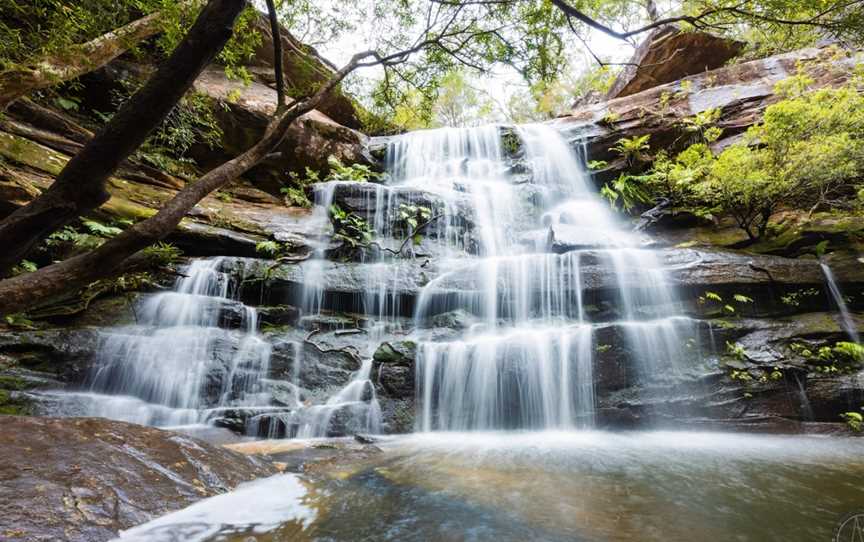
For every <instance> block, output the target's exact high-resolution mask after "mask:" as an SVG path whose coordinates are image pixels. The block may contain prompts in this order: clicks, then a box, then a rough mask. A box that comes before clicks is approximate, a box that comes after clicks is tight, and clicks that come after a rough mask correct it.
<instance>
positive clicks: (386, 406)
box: [372, 341, 417, 433]
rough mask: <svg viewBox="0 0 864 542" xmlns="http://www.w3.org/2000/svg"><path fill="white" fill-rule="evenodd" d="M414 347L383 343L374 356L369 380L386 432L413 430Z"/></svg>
mask: <svg viewBox="0 0 864 542" xmlns="http://www.w3.org/2000/svg"><path fill="white" fill-rule="evenodd" d="M416 357H417V345H416V344H415V343H414V342H413V341H391V342H385V343H382V344H381V346H379V347H378V349H377V350H376V351H375V354H374V355H373V357H372V359H373V365H372V381H373V383H374V384H375V388H376V390H377V392H378V401H379V403H380V405H381V415H382V418H383V429H384V431H385V432H387V433H409V432H411V431H413V430H414V416H415V400H414V399H415V394H416V376H415V373H416V363H417V361H416Z"/></svg>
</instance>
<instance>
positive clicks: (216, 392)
mask: <svg viewBox="0 0 864 542" xmlns="http://www.w3.org/2000/svg"><path fill="white" fill-rule="evenodd" d="M223 261H224V259H223V258H211V259H202V260H193V261H192V263H190V264H189V265H188V266H186V267H185V268H184V269H183V270H182V271H181V274H182V276H181V278H180V279H179V280H178V281H177V283H176V284H175V286H174V291H172V292H166V293H160V294H155V295H151V296H148V297H147V298H146V299H145V300H144V301H143V302H142V303H141V304H139V306H138V308H137V309H136V316H137V323H136V324H135V325H133V326H127V327H121V328H113V329H109V330H108V331H105V332H103V333H102V338H101V344H100V347H99V350H98V354H97V358H96V360H95V363H94V367H93V369H92V370H91V373H90V375H89V376H88V379H87V386H88V387H89V393H84V394H77V395H75V396H73V397H76V396H77V398H78V399H79V400H80V401H79V402H83V403H84V405H85V406H84V409H85V411H86V412H87V413H88V414H90V415H97V416H104V417H108V418H112V419H119V420H124V421H130V422H135V423H141V424H147V425H156V426H175V425H188V424H199V423H206V422H208V421H210V420H211V419H212V418H213V417H215V416H218V415H219V413H220V412H223V411H225V410H226V409H231V408H237V407H251V406H265V405H268V404H269V400H270V397H269V394H268V393H267V391H266V387H265V386H264V385H263V382H262V379H264V378H266V374H267V372H268V370H269V365H270V353H271V352H270V350H271V349H270V344H269V343H268V342H266V341H265V340H263V339H262V338H261V337H260V336H259V335H258V333H257V328H258V316H257V312H256V311H255V309H254V308H252V307H247V306H245V305H243V304H242V303H240V302H238V301H235V300H233V299H231V298H230V282H231V280H230V277H229V276H228V275H227V274H226V273H224V272H222V271H221V270H220V268H221V266H222V263H223ZM230 328H233V329H230Z"/></svg>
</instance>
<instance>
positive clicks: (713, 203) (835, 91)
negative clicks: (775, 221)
mask: <svg viewBox="0 0 864 542" xmlns="http://www.w3.org/2000/svg"><path fill="white" fill-rule="evenodd" d="M810 84H812V80H810V79H809V78H808V77H807V76H806V75H803V74H799V75H797V76H795V77H792V78H790V79H788V80H786V81H784V82H782V83H780V84H779V85H778V87H777V89H776V90H777V92H778V93H779V94H780V95H782V96H784V97H785V99H783V100H781V101H780V102H778V103H776V104H774V105H772V106H770V107H768V109H767V110H766V112H765V116H764V119H763V120H762V122H760V123H758V124H756V125H755V126H753V127H751V128H750V129H749V130H748V131H747V132H746V134H744V137H743V138H742V140H741V141H740V142H738V143H735V144H734V145H731V146H729V147H728V148H726V149H724V150H723V151H722V152H719V153H715V152H714V151H712V150H711V146H710V145H711V143H713V142H714V141H715V140H716V139H717V138H718V137H719V136H720V134H721V130H720V129H719V128H717V127H716V126H713V123H714V122H716V120H717V118H718V112H716V111H707V112H703V113H701V114H700V115H699V116H697V117H694V118H691V119H687V120H686V121H685V123H684V126H683V129H684V131H685V133H686V132H690V133H692V134H694V135H695V138H696V140H697V141H696V142H695V143H692V144H691V145H689V146H688V147H687V148H685V149H684V150H683V151H681V152H679V153H677V154H675V155H674V156H670V155H669V154H667V153H666V152H663V151H661V152H658V153H657V154H656V155H655V156H654V159H653V163H651V165H650V168H648V169H647V171H643V172H641V173H638V174H624V175H622V176H621V177H619V179H617V180H616V181H615V182H613V183H610V184H608V185H607V186H606V187H604V189H603V194H604V195H605V196H606V197H607V198H608V199H610V201H612V202H613V203H617V202H619V201H620V203H621V205H622V207H624V208H625V209H627V210H629V209H630V208H632V207H633V206H635V205H636V204H638V203H648V202H652V201H655V200H658V199H662V200H665V201H667V202H668V203H669V204H670V205H671V206H673V207H674V208H677V209H687V210H691V211H693V212H695V213H697V214H699V215H702V216H709V215H710V216H718V217H723V216H729V217H732V218H733V219H734V220H735V222H736V224H737V225H738V226H739V227H740V228H741V229H742V230H744V232H746V234H747V236H748V237H749V238H750V239H757V238H760V237H763V236H765V235H766V233H767V232H768V230H769V226H770V223H771V219H772V217H774V216H775V214H776V213H777V212H778V211H779V210H781V209H783V208H797V209H803V210H806V211H808V212H810V213H812V212H814V211H816V210H817V209H824V210H828V209H847V210H848V209H852V208H855V207H857V206H860V205H861V204H862V200H864V96H862V94H861V90H862V88H864V87H862V85H864V80H862V78H861V77H860V76H859V77H855V78H853V79H852V81H851V82H850V83H849V84H847V85H845V86H843V87H841V88H828V89H820V90H815V91H811V90H808V87H809V85H810ZM648 145H649V143H648V140H647V138H645V137H643V138H633V139H622V140H621V141H619V143H618V145H616V147H615V149H614V150H616V151H617V152H619V153H620V154H621V155H622V156H624V157H625V158H626V160H627V162H628V164H629V165H631V166H637V165H639V163H640V162H644V161H646V160H648V158H647V157H646V153H647V151H648V150H649V147H648Z"/></svg>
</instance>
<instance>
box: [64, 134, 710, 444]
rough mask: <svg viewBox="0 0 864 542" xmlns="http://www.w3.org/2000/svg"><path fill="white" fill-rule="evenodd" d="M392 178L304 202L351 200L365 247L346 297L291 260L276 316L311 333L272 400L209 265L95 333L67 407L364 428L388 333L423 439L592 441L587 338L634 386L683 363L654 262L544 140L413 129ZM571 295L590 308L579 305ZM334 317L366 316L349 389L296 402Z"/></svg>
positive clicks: (199, 265)
mask: <svg viewBox="0 0 864 542" xmlns="http://www.w3.org/2000/svg"><path fill="white" fill-rule="evenodd" d="M502 136H503V137H502ZM514 141H515V143H514ZM514 147H518V149H516V148H514ZM387 168H388V174H389V181H388V182H387V183H386V184H374V183H350V182H348V183H346V182H342V181H335V182H329V183H322V184H321V185H319V186H318V187H317V189H316V207H317V210H316V212H315V216H314V217H313V219H315V220H326V219H327V218H328V216H329V215H330V214H331V213H332V212H333V209H332V208H331V204H332V203H333V202H334V194H335V193H336V192H337V191H338V190H342V189H345V188H348V189H350V190H352V191H355V192H351V200H350V203H351V205H353V206H354V208H355V209H352V212H365V216H364V218H365V219H366V220H367V221H368V223H369V224H370V227H371V230H372V234H373V238H374V242H373V243H372V244H371V245H370V246H368V247H363V248H362V249H360V250H357V251H355V252H354V254H353V256H352V257H353V258H354V261H355V262H356V261H358V260H359V263H358V264H357V265H359V266H362V267H363V268H364V269H366V270H367V271H366V272H365V275H364V277H365V278H363V280H365V281H366V282H365V284H364V287H363V288H362V293H361V294H359V295H358V296H356V297H357V298H356V299H348V300H346V299H344V298H337V299H330V298H327V295H332V292H331V293H330V294H328V292H327V291H326V290H327V288H326V287H325V286H326V281H327V275H326V273H327V272H328V269H335V267H333V266H337V265H338V262H337V261H329V258H330V257H331V252H330V251H331V248H332V245H326V244H324V245H322V246H321V247H320V248H319V249H318V250H316V251H315V252H314V254H313V257H311V258H310V259H309V260H307V261H305V262H303V263H302V264H301V265H300V267H299V271H300V272H301V273H300V274H301V275H302V285H303V289H302V293H301V294H300V295H299V297H298V298H296V299H292V300H286V301H289V302H291V303H296V304H298V305H300V307H301V309H302V311H303V313H304V315H305V316H304V318H305V319H306V321H307V324H305V325H307V326H310V327H307V328H306V329H307V331H308V334H307V336H306V338H305V340H296V341H293V342H292V341H290V340H289V341H288V342H291V344H292V345H294V352H293V355H292V359H293V362H292V363H293V367H292V368H291V371H290V374H293V376H292V377H291V378H293V380H292V381H290V382H279V383H276V385H277V387H279V389H280V390H283V392H282V393H280V400H279V401H278V404H276V403H274V401H273V397H272V394H271V387H270V386H271V385H273V381H271V380H270V375H269V372H270V371H269V364H270V356H271V344H270V343H269V342H267V341H266V340H264V338H263V337H262V336H260V335H259V334H258V332H257V325H258V324H257V315H256V312H255V310H254V309H252V308H250V307H246V306H245V305H243V304H242V303H240V302H238V301H235V300H232V299H231V294H232V292H233V291H234V290H236V289H237V288H236V285H234V287H232V285H231V280H232V277H231V276H229V275H228V274H226V273H225V272H223V271H221V269H222V268H223V267H225V265H223V264H224V263H225V262H224V261H223V259H219V258H216V259H208V260H195V261H193V262H192V263H191V264H190V265H189V266H188V267H187V268H186V269H185V270H184V271H183V273H184V275H185V276H184V277H183V278H181V279H180V280H178V281H177V283H176V285H175V288H174V291H173V292H170V293H162V294H156V295H152V296H149V297H148V298H147V299H146V300H145V301H144V302H143V303H142V304H141V305H140V307H139V309H138V322H137V324H136V325H134V326H127V327H122V328H115V329H112V330H110V331H109V332H107V333H105V334H104V337H103V344H102V347H101V349H100V355H99V359H98V360H97V363H96V364H95V369H94V370H93V372H92V374H91V375H90V378H89V380H88V385H89V391H88V392H86V393H78V394H72V395H75V396H76V397H77V400H78V401H79V403H81V404H83V405H85V407H84V408H83V411H84V412H83V413H85V414H88V415H103V416H107V417H111V418H119V419H123V420H129V421H134V422H138V423H146V424H151V425H159V426H175V425H183V424H199V423H212V422H214V421H215V420H219V422H220V423H222V424H224V423H226V422H225V420H226V419H229V420H233V421H231V422H230V423H232V424H233V425H232V427H237V424H238V423H241V424H242V425H244V426H245V431H246V432H247V433H253V434H267V435H270V436H273V437H275V436H288V437H321V436H327V435H330V434H333V433H334V429H333V428H334V427H339V428H341V429H338V430H336V431H335V432H336V433H337V434H338V433H344V432H346V431H347V432H370V433H374V432H378V431H379V430H380V429H381V409H380V406H379V402H378V398H377V395H376V389H375V386H374V385H373V381H374V380H375V379H376V377H377V375H375V374H373V366H374V362H373V360H372V352H374V351H375V349H376V348H377V347H378V345H379V344H380V343H381V342H382V341H384V340H387V339H385V337H388V338H389V337H392V336H393V334H394V333H395V334H396V335H399V336H403V337H405V336H408V337H410V338H411V339H412V340H413V341H415V342H416V344H417V347H416V350H417V357H416V365H415V368H414V373H415V375H416V391H417V410H418V412H417V416H416V424H417V428H418V429H421V430H424V431H432V430H488V429H552V428H555V429H569V428H580V427H592V426H593V423H594V410H595V404H594V402H595V401H594V366H595V359H594V358H595V352H596V351H598V349H600V348H608V346H609V345H601V344H599V343H598V329H599V327H600V326H605V327H606V328H608V327H610V326H614V327H615V328H616V329H617V337H618V338H617V339H615V340H618V341H620V342H621V343H626V347H627V348H628V349H629V351H630V356H631V358H632V360H633V363H634V364H635V366H636V367H635V368H636V369H637V372H639V373H640V374H641V376H642V377H644V378H645V379H646V382H648V381H649V380H650V377H651V375H652V374H654V373H668V371H666V369H669V368H670V367H672V368H674V367H675V366H676V365H678V364H681V363H682V362H683V361H684V359H685V358H686V357H687V356H688V354H689V353H688V352H686V351H685V348H684V345H685V343H687V340H688V338H689V337H691V336H692V332H693V329H692V323H691V321H690V320H689V319H686V318H683V317H680V316H677V311H678V308H677V305H678V304H677V299H676V296H675V292H674V291H672V290H671V289H670V288H669V286H668V285H667V282H666V280H665V276H664V270H663V268H662V266H661V264H660V262H659V259H658V258H657V257H656V256H655V254H654V252H653V251H651V250H649V249H646V248H644V247H643V246H642V239H640V238H639V237H638V236H636V235H634V234H632V233H630V232H628V231H627V230H626V228H624V227H623V224H619V223H618V221H617V220H616V218H615V215H614V214H613V213H612V212H611V211H610V209H609V208H608V205H606V204H605V202H603V201H602V200H600V198H599V197H598V195H597V194H596V192H595V191H593V190H592V189H591V188H590V185H589V182H588V178H587V175H586V174H585V172H584V170H583V168H582V167H581V165H580V161H579V159H578V157H577V155H576V153H575V152H574V151H573V150H572V149H571V148H570V147H569V145H568V143H567V141H566V140H565V139H564V138H563V137H562V136H561V134H560V133H559V132H558V131H557V130H556V129H555V128H553V127H551V126H548V125H528V126H521V127H518V128H517V129H516V131H515V132H513V133H509V134H507V133H506V132H505V130H504V129H502V128H501V127H497V126H489V127H481V128H471V129H440V130H429V131H421V132H414V133H409V134H406V135H404V136H399V137H396V138H394V139H393V140H392V141H391V142H390V143H389V147H388V150H387ZM356 191H359V192H356ZM341 201H343V202H344V201H345V198H344V197H343V198H342V200H341ZM406 205H407V206H409V207H411V208H418V207H422V208H426V207H428V213H429V216H430V218H429V221H428V224H426V225H425V226H424V230H423V232H422V237H423V239H422V241H420V242H419V243H418V244H417V246H415V243H414V242H410V243H407V244H406V242H405V241H404V239H409V240H411V237H412V235H410V234H411V233H412V232H410V231H408V230H406V228H405V226H404V224H403V225H400V224H399V218H400V216H401V215H403V214H404V212H405V206H406ZM372 246H374V247H376V249H375V250H373V249H371V248H370V247H372ZM355 248H356V247H355ZM421 259H425V262H424V263H422V264H421V263H419V261H420V260H421ZM433 260H434V261H433ZM232 262H234V263H235V264H236V265H234V268H235V270H236V268H237V267H239V268H245V267H244V266H245V265H247V264H246V263H243V262H242V261H241V260H236V259H235V260H232ZM430 262H433V263H432V266H431V267H430V270H429V272H428V282H427V283H426V284H425V286H423V287H422V289H421V290H420V291H419V293H417V292H411V293H410V295H403V293H405V292H403V291H402V290H400V288H401V287H402V286H401V285H402V284H403V280H402V279H403V277H402V275H401V274H402V273H403V272H405V270H406V269H408V268H409V267H413V268H414V269H415V272H416V269H417V268H421V269H424V268H425V266H426V265H427V264H429V263H430ZM229 267H230V266H229ZM244 272H245V271H244ZM422 272H423V273H424V274H425V273H426V270H425V269H424V270H423V271H422ZM234 279H235V280H236V277H234ZM588 285H590V286H591V288H588ZM598 285H599V286H602V287H598ZM586 290H590V291H591V292H593V293H592V296H594V297H597V296H598V295H601V297H602V299H594V298H591V299H585V298H584V296H585V293H584V292H585V291H586ZM597 292H602V294H597ZM403 299H410V300H411V301H410V302H411V305H410V306H407V305H404V304H403ZM346 303H347V304H348V305H349V306H350V309H348V308H346V306H345V304H346ZM333 310H335V311H337V312H357V313H361V314H362V315H364V319H365V323H363V324H361V325H360V326H359V327H362V329H357V330H354V331H355V332H357V333H364V334H365V335H366V340H365V346H362V343H364V341H363V340H360V341H355V345H360V346H359V348H354V350H353V354H351V355H352V356H353V359H354V360H355V361H356V367H357V370H356V371H354V373H353V376H352V377H351V378H350V379H349V380H348V381H347V382H341V383H340V384H339V385H338V386H333V387H332V388H330V389H328V390H322V393H317V394H311V395H310V394H306V393H305V392H303V391H302V390H301V388H302V386H301V382H300V380H299V378H300V377H299V376H298V375H300V374H301V373H302V372H303V369H304V364H306V363H314V361H307V360H306V354H308V353H309V352H308V349H310V348H317V349H319V351H320V352H321V353H323V352H324V350H322V348H321V347H320V345H318V344H316V343H315V340H314V335H315V334H316V333H317V332H318V331H319V328H317V327H315V326H316V324H315V323H314V322H316V321H321V322H323V321H324V320H326V318H327V313H328V311H333ZM456 312H461V313H463V314H466V315H468V317H469V320H470V323H469V324H468V325H466V326H465V327H464V329H463V330H462V331H461V332H460V331H456V330H454V329H452V328H446V329H443V328H438V327H436V324H435V322H436V318H437V317H439V316H442V315H444V314H445V313H456ZM408 316H411V318H410V319H409V318H407V317H408ZM316 319H317V320H316ZM308 322H312V324H308ZM272 338H273V337H271V339H272ZM280 340H281V339H280ZM325 349H326V348H325ZM310 359H315V358H314V356H313V357H312V358H310ZM648 388H650V386H646V392H645V393H650V391H649V390H648ZM286 390H287V391H286ZM290 390H293V392H291V391H290ZM292 393H293V395H292ZM289 395H291V396H292V397H293V399H291V398H290V397H288V396H289ZM301 395H302V397H301ZM240 411H242V412H243V414H242V415H236V413H237V412H240ZM238 420H239V422H238Z"/></svg>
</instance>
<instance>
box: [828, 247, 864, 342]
mask: <svg viewBox="0 0 864 542" xmlns="http://www.w3.org/2000/svg"><path fill="white" fill-rule="evenodd" d="M819 265H820V266H821V267H822V274H823V275H825V282H826V283H827V284H828V291H829V292H830V293H831V299H833V300H834V304H835V305H837V311H838V312H839V313H840V325H841V326H843V331H845V332H846V334H847V335H849V338H850V339H852V342H854V343H858V344H861V336H860V335H859V334H858V328H857V327H856V326H855V322H854V321H853V320H852V313H851V312H849V307H848V306H847V305H846V300H845V299H844V298H843V292H841V291H840V286H838V285H837V281H836V280H835V279H834V273H833V272H832V271H831V267H829V266H828V264H827V263H825V262H823V261H820V262H819Z"/></svg>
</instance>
